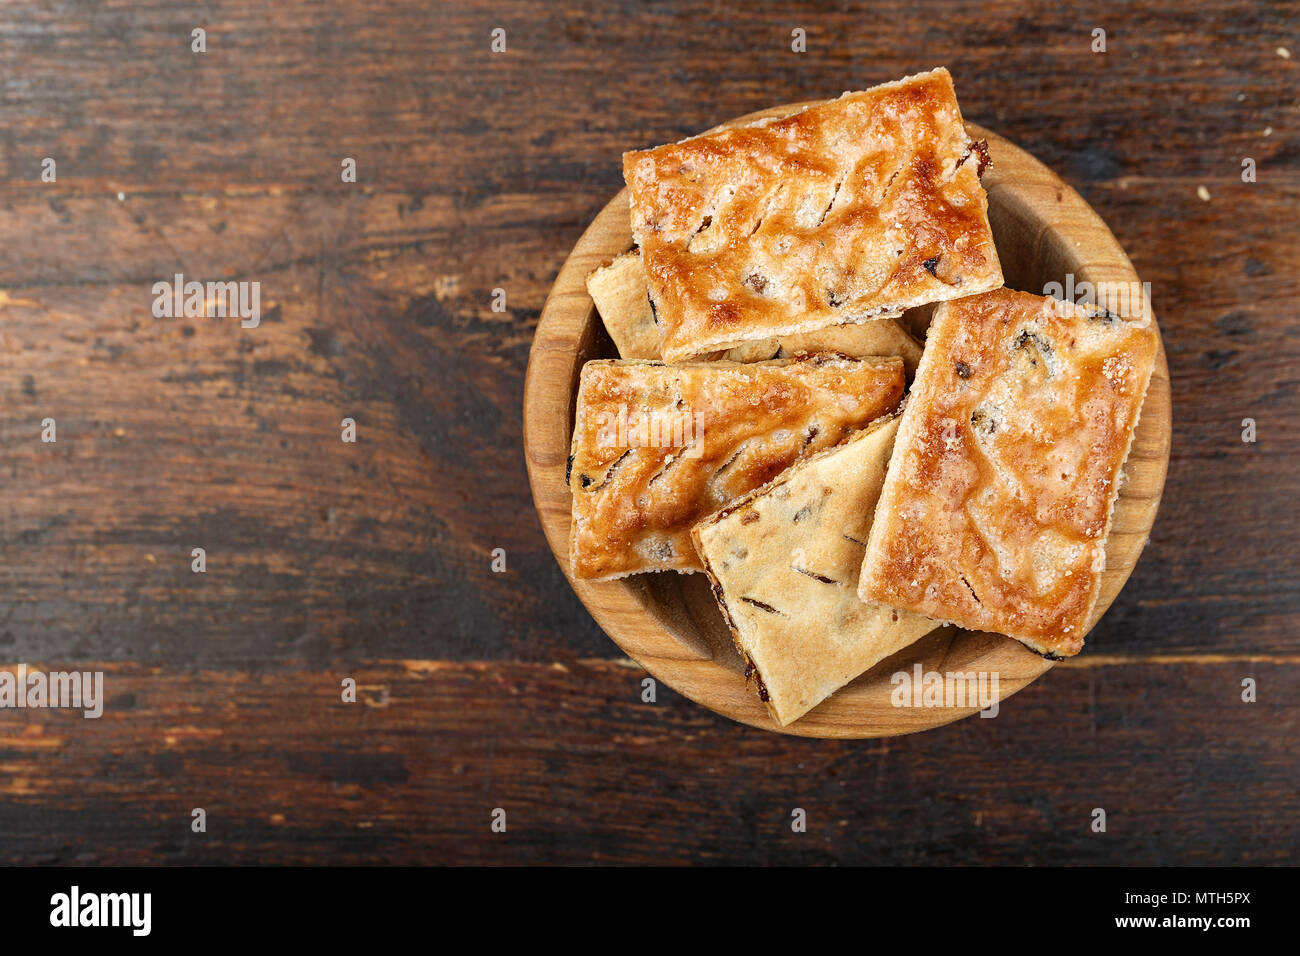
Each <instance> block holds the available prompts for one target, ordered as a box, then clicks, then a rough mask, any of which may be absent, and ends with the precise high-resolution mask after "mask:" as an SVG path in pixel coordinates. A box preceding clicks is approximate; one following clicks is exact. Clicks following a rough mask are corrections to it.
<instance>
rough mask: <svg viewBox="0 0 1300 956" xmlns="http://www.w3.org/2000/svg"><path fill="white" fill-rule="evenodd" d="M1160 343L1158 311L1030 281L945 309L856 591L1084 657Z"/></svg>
mask: <svg viewBox="0 0 1300 956" xmlns="http://www.w3.org/2000/svg"><path fill="white" fill-rule="evenodd" d="M1157 348H1158V341H1157V337H1156V333H1155V329H1154V326H1153V323H1152V321H1151V320H1150V318H1149V317H1143V318H1140V319H1138V320H1126V319H1121V318H1118V317H1116V316H1113V315H1111V314H1109V313H1106V312H1097V311H1091V312H1090V311H1089V310H1088V309H1086V308H1080V307H1076V306H1074V305H1071V304H1067V303H1062V302H1059V301H1057V300H1056V299H1051V298H1043V297H1041V296H1036V295H1029V294H1026V293H1023V292H1012V291H1010V290H1006V289H1002V290H998V291H995V292H989V293H986V294H983V295H979V296H971V297H969V298H964V299H958V300H956V301H952V302H946V303H944V304H942V305H941V306H939V307H938V309H936V311H935V316H934V321H933V322H932V324H931V326H930V331H929V335H928V337H927V340H926V348H925V354H924V356H923V358H922V360H921V365H920V368H919V369H918V370H917V374H916V379H915V381H914V383H913V386H912V391H911V393H910V394H909V396H908V400H907V405H906V408H905V410H904V412H903V414H902V421H901V425H900V426H899V435H898V439H897V442H896V443H895V446H894V450H893V454H892V457H891V460H890V464H889V473H888V477H887V478H886V481H885V487H884V491H883V492H882V494H881V496H880V501H879V503H878V505H877V508H876V515H875V521H874V523H873V525H872V529H871V537H870V539H869V541H868V545H867V552H866V556H865V560H864V562H863V566H862V577H861V581H860V586H859V593H860V596H861V597H862V599H863V600H864V601H874V602H879V603H882V604H886V605H889V606H891V607H897V608H901V609H905V610H909V611H913V612H916V613H919V614H924V615H927V616H930V617H935V618H938V619H941V620H947V621H952V622H953V623H955V624H958V625H960V626H961V627H965V628H970V629H974V630H988V631H994V632H997V633H1001V634H1006V635H1009V636H1011V637H1014V638H1016V639H1017V640H1019V641H1021V642H1022V643H1024V644H1026V645H1027V646H1028V647H1030V648H1031V649H1033V650H1035V651H1037V652H1038V653H1040V654H1043V655H1046V656H1050V657H1066V656H1070V655H1073V654H1077V653H1078V652H1079V651H1080V650H1081V649H1082V647H1083V639H1084V634H1085V633H1086V631H1087V629H1088V625H1089V622H1090V620H1091V617H1092V613H1093V609H1094V607H1095V605H1096V602H1097V595H1098V592H1099V590H1100V587H1101V572H1102V570H1103V569H1104V565H1105V548H1106V538H1107V536H1108V534H1109V532H1110V525H1111V518H1112V513H1113V509H1114V504H1115V499H1116V497H1117V495H1118V490H1119V488H1118V486H1119V479H1120V469H1121V466H1122V465H1123V463H1124V459H1125V458H1126V457H1127V456H1128V451H1129V447H1130V445H1131V443H1132V440H1133V431H1134V429H1135V427H1136V426H1137V422H1138V416H1139V414H1140V412H1141V408H1142V402H1143V399H1144V397H1145V395H1146V391H1147V385H1148V383H1149V382H1150V378H1151V372H1152V369H1153V367H1154V364H1155V358H1156V351H1157Z"/></svg>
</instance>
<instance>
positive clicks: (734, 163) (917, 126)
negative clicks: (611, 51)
mask: <svg viewBox="0 0 1300 956" xmlns="http://www.w3.org/2000/svg"><path fill="white" fill-rule="evenodd" d="M985 162H987V148H986V147H985V145H984V144H983V143H976V142H972V141H971V139H970V137H968V136H967V134H966V129H965V127H964V126H963V125H962V119H961V111H960V109H959V108H958V106H957V97H956V94H955V92H954V90H953V85H952V77H951V76H949V75H948V71H947V70H944V69H938V70H933V71H931V72H929V73H922V74H918V75H917V76H911V77H907V78H906V79H903V80H899V81H897V82H894V83H886V84H884V85H882V86H877V87H875V88H873V89H870V90H866V91H864V92H860V93H846V94H844V95H843V96H842V97H840V98H839V99H836V100H832V101H830V102H828V103H824V104H820V105H816V106H812V107H809V108H807V109H804V110H801V111H799V112H797V113H794V114H793V115H791V116H787V117H784V118H782V119H767V120H760V121H758V122H755V123H751V124H749V125H746V126H738V127H731V128H727V129H720V130H717V131H714V132H711V133H706V134H704V135H702V136H696V137H694V138H692V139H687V140H684V141H682V142H680V143H675V144H671V145H668V146H660V147H658V148H657V149H651V150H645V151H641V152H630V153H625V154H624V156H623V175H624V178H625V179H626V180H627V184H628V188H629V190H630V193H631V207H632V232H633V235H634V236H635V238H636V242H637V245H638V246H639V248H640V250H641V255H642V258H643V259H644V262H645V270H646V278H647V283H648V286H649V290H650V300H651V303H652V306H653V308H654V309H655V311H656V315H657V319H658V325H659V331H660V335H661V338H662V344H661V351H662V353H663V357H664V360H665V361H668V362H679V361H682V360H685V359H689V358H691V357H693V356H700V355H705V354H707V353H710V352H716V351H719V350H722V349H728V348H732V347H734V346H736V345H738V344H740V343H743V342H749V341H754V340H761V339H771V338H777V337H782V336H788V335H794V334H796V333H802V332H811V331H814V330H817V329H823V328H826V327H828V326H832V325H841V324H844V323H846V322H864V321H870V320H873V319H876V318H878V317H879V316H882V315H886V314H893V315H897V314H899V313H901V312H902V311H903V310H904V309H907V308H910V307H912V306H916V305H921V304H924V303H927V302H935V301H939V300H946V299H952V298H956V297H958V296H964V295H971V294H973V293H977V292H982V291H985V290H987V289H994V288H997V287H998V286H1000V285H1002V270H1001V267H1000V266H999V264H998V256H997V251H996V250H995V249H994V247H993V236H992V233H991V232H990V231H989V224H988V216H987V213H986V208H987V197H986V196H985V194H984V190H983V188H982V187H981V186H980V182H979V173H980V171H981V168H982V166H983V164H984V163H985Z"/></svg>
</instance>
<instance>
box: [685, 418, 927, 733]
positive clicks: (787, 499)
mask: <svg viewBox="0 0 1300 956" xmlns="http://www.w3.org/2000/svg"><path fill="white" fill-rule="evenodd" d="M897 430H898V417H897V416H891V417H890V418H887V419H884V420H881V421H877V422H875V423H873V424H871V425H869V426H867V427H866V428H865V429H863V430H861V431H859V432H857V433H856V434H855V435H853V437H851V438H850V439H848V440H847V441H846V442H844V443H843V444H841V445H839V446H837V447H835V448H831V449H828V450H826V451H823V452H820V453H818V454H817V455H814V456H812V457H811V458H808V459H806V460H805V461H802V462H799V463H798V464H796V465H794V466H793V467H791V468H790V469H789V470H788V471H786V472H785V473H783V474H782V475H780V476H779V477H778V478H776V479H775V480H773V481H772V482H770V483H769V484H767V485H765V486H764V487H762V488H760V489H757V490H755V491H753V492H751V493H750V494H749V495H746V496H745V497H744V498H741V499H739V500H738V501H734V502H732V503H731V504H730V505H728V506H727V507H726V508H724V509H723V510H722V511H721V512H719V513H718V514H715V515H713V516H711V517H709V518H707V519H705V520H704V521H702V522H700V523H699V524H697V525H696V526H695V528H694V530H693V532H692V534H693V538H694V541H695V548H696V551H697V552H698V553H699V554H700V557H701V559H702V560H703V562H704V570H705V571H706V572H707V573H708V575H709V579H710V581H711V582H712V584H713V593H714V596H715V597H716V598H717V600H718V606H719V607H720V608H721V609H722V615H723V617H724V618H725V619H726V621H727V626H728V627H729V628H730V629H731V633H732V637H733V639H734V640H735V642H736V646H737V648H738V649H739V650H740V653H741V656H742V657H743V658H744V660H745V662H746V665H747V669H748V670H747V676H748V675H749V674H753V675H756V676H757V686H758V690H759V695H760V697H762V699H763V700H764V701H765V702H766V703H767V706H768V710H769V711H770V712H771V713H772V716H773V718H774V719H775V720H776V721H777V722H778V723H780V724H781V725H782V726H784V725H786V724H789V723H792V722H793V721H795V720H798V719H799V718H800V717H802V716H803V715H804V714H806V713H807V712H808V711H810V710H812V709H813V708H814V707H816V706H817V705H818V704H819V703H821V702H822V701H823V700H825V699H826V698H827V697H829V696H830V695H831V694H833V693H834V692H835V691H836V690H838V689H839V688H841V687H843V686H844V685H845V684H847V683H848V682H849V681H851V680H853V679H854V678H855V677H857V676H858V675H859V674H862V673H863V672H865V671H867V670H869V669H870V668H871V667H872V666H874V665H875V664H877V663H879V662H880V661H882V660H884V659H885V658H886V657H888V656H889V655H890V654H893V653H895V652H896V651H899V650H902V649H903V648H904V647H906V646H908V645H909V644H911V643H913V642H914V641H916V640H917V639H919V638H920V637H922V636H924V635H925V634H928V633H929V632H930V631H932V630H933V629H934V628H935V627H937V626H938V622H937V621H932V620H930V619H929V618H925V617H922V616H920V615H916V614H909V613H907V612H906V611H897V610H894V609H892V608H887V607H880V606H876V605H869V604H864V603H863V602H862V601H861V600H859V599H858V593H857V592H858V573H859V571H860V570H861V568H862V554H863V550H864V548H865V547H866V540H867V535H868V534H869V532H870V529H871V520H872V514H873V512H874V511H875V505H876V500H877V498H878V497H879V495H880V489H881V486H882V485H883V484H884V480H885V468H886V465H887V464H888V462H889V452H890V449H891V448H892V447H893V442H894V435H895V433H896V432H897Z"/></svg>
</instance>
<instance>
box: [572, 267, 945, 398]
mask: <svg viewBox="0 0 1300 956" xmlns="http://www.w3.org/2000/svg"><path fill="white" fill-rule="evenodd" d="M587 291H588V292H589V293H590V294H591V299H592V301H593V302H594V303H595V304H596V310H597V311H598V312H599V313H600V318H601V321H602V322H604V323H605V330H606V331H607V332H608V333H609V337H610V338H611V339H613V341H614V346H615V347H616V348H617V349H618V354H619V357H620V358H625V359H657V358H660V354H659V330H658V328H657V327H656V325H655V321H654V314H653V312H652V311H651V309H650V300H649V297H648V295H647V291H646V282H645V267H644V266H643V265H642V263H641V256H640V254H639V253H638V252H637V251H636V250H633V251H632V252H625V253H624V254H623V255H621V256H618V257H617V258H615V259H614V261H613V262H611V263H609V265H606V266H602V267H601V268H599V269H597V270H595V271H594V272H593V273H592V274H591V275H589V276H587ZM801 352H803V353H808V354H811V353H813V352H839V353H841V354H843V355H847V356H849V357H850V358H862V357H864V356H867V355H898V356H901V357H902V359H903V367H904V368H905V369H906V370H907V374H908V375H909V376H910V375H912V374H913V373H914V372H915V371H916V363H917V362H919V361H920V360H921V345H920V343H918V342H917V341H916V339H914V338H912V336H911V335H909V334H908V333H907V332H905V331H904V330H903V327H902V324H901V321H900V320H899V319H898V318H897V317H894V316H882V317H881V318H879V319H874V320H872V321H870V322H860V323H856V324H849V325H834V326H831V327H830V328H826V329H819V330H817V331H816V332H804V333H801V334H797V335H791V336H786V337H784V338H777V339H764V340H762V341H756V342H746V343H745V344H743V345H738V346H736V347H735V348H732V349H728V350H726V351H725V352H721V353H718V354H716V355H714V354H710V355H709V356H708V358H710V359H713V358H717V359H721V360H722V361H725V362H760V361H764V360H766V359H774V358H791V357H793V356H795V355H798V354H799V353H801Z"/></svg>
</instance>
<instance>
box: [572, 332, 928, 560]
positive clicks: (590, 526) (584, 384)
mask: <svg viewBox="0 0 1300 956" xmlns="http://www.w3.org/2000/svg"><path fill="white" fill-rule="evenodd" d="M902 394H903V363H902V361H901V360H900V359H898V358H897V357H890V358H876V359H850V358H846V357H844V356H835V355H829V354H825V353H823V354H819V355H814V356H809V357H806V358H800V359H789V360H778V361H772V362H757V363H754V364H752V365H738V364H735V363H732V362H711V363H704V364H688V365H675V366H674V365H664V364H663V363H660V362H625V361H598V362H588V363H587V364H586V365H585V366H583V369H582V378H581V382H580V384H579V386H578V407H577V412H576V416H575V424H574V430H573V446H572V455H571V457H570V462H569V487H570V488H571V489H572V491H573V525H572V533H571V536H570V545H569V555H570V561H571V563H572V571H573V576H574V577H576V578H601V579H606V578H617V577H622V576H624V575H627V574H634V573H636V572H638V571H698V570H700V568H701V565H700V560H699V557H698V556H697V555H696V553H695V548H694V546H693V545H692V544H691V534H690V532H691V527H692V525H694V524H695V523H696V522H697V521H699V520H700V519H701V518H703V517H705V516H706V515H709V514H712V513H713V512H715V511H717V510H718V509H719V508H721V507H723V506H724V505H726V504H727V502H729V501H731V500H733V499H735V498H738V497H739V496H741V495H743V494H745V493H746V492H748V491H751V490H753V489H754V488H757V487H758V486H759V485H762V484H763V483H764V482H767V481H769V480H771V479H772V478H774V477H776V476H777V475H778V474H780V473H781V472H782V471H784V470H785V469H786V468H787V467H789V466H790V465H791V464H793V463H794V462H795V461H797V460H798V459H800V458H802V457H805V456H808V455H811V454H814V453H816V452H818V451H820V450H821V449H823V448H827V447H829V446H831V445H835V444H837V443H838V442H840V441H842V440H843V439H844V438H845V437H847V436H848V434H849V433H850V432H852V431H853V430H854V429H856V428H861V427H862V426H863V425H866V424H867V423H868V422H871V421H874V420H875V419H877V418H879V417H880V416H881V415H884V414H887V413H888V412H890V411H892V410H893V409H894V408H895V407H896V406H897V405H898V401H899V399H900V398H901V396H902Z"/></svg>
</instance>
